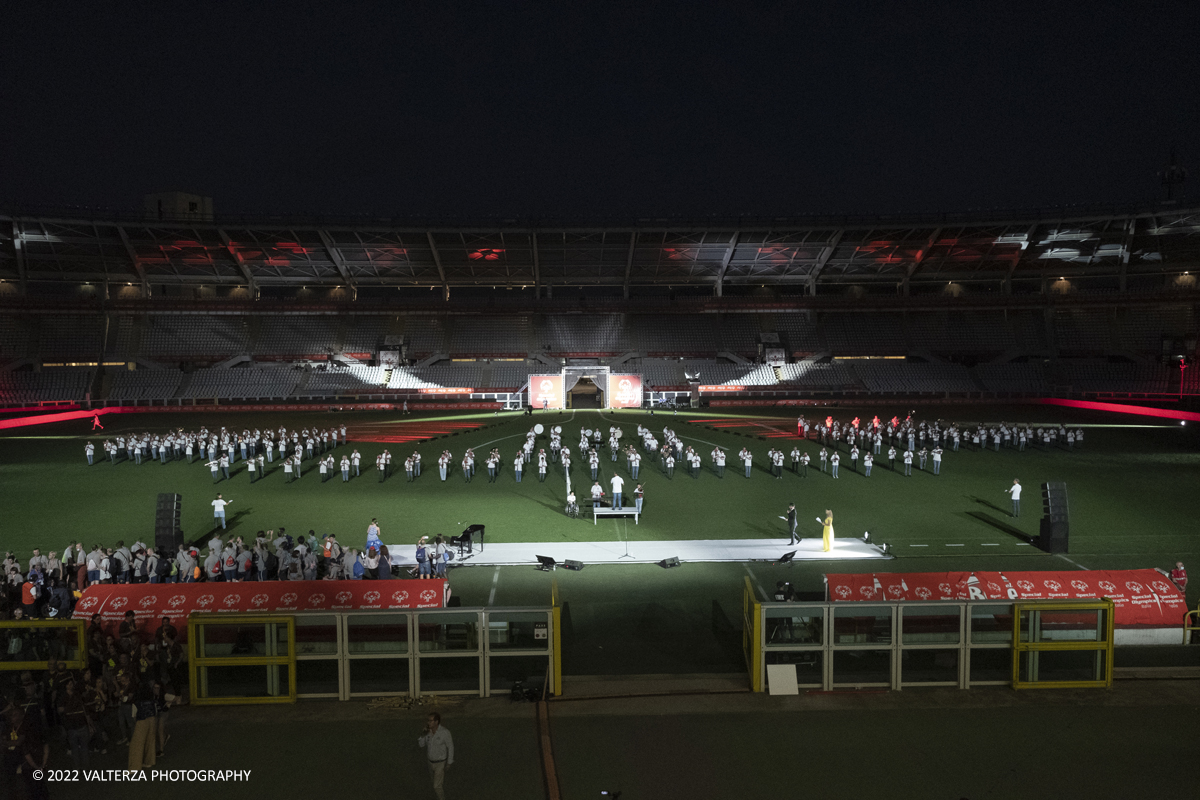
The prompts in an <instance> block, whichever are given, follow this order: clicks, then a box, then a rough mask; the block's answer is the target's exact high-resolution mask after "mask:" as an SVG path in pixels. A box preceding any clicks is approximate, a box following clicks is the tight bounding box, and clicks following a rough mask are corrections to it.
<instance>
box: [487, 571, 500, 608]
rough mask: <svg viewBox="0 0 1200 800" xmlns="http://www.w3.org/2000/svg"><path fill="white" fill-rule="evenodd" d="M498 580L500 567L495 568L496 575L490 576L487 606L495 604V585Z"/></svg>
mask: <svg viewBox="0 0 1200 800" xmlns="http://www.w3.org/2000/svg"><path fill="white" fill-rule="evenodd" d="M499 580H500V567H496V574H495V575H493V576H492V591H491V594H489V595H488V605H489V606H490V605H492V604H493V603H495V602H496V583H497V582H499Z"/></svg>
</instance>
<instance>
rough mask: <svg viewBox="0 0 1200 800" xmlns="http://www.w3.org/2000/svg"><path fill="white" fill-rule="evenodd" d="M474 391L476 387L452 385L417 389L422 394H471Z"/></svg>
mask: <svg viewBox="0 0 1200 800" xmlns="http://www.w3.org/2000/svg"><path fill="white" fill-rule="evenodd" d="M474 391H475V390H474V389H464V388H462V387H451V386H435V387H428V388H425V389H418V390H417V392H419V393H420V394H471V393H472V392H474Z"/></svg>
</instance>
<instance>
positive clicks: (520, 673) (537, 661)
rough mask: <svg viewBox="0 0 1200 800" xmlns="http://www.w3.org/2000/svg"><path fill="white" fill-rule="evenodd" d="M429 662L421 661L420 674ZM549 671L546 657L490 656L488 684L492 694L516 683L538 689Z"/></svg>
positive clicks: (505, 689)
mask: <svg viewBox="0 0 1200 800" xmlns="http://www.w3.org/2000/svg"><path fill="white" fill-rule="evenodd" d="M429 663H430V662H429V661H422V662H421V664H422V666H421V670H422V673H424V671H425V670H426V669H427V667H428V665H429ZM549 671H550V659H549V658H547V657H546V656H492V657H491V658H489V659H488V683H489V685H490V687H491V690H492V692H508V691H511V690H512V688H513V686H514V685H515V684H518V683H522V684H524V685H525V686H526V687H530V688H540V687H541V686H543V685H544V684H545V682H546V674H547V673H548V672H549Z"/></svg>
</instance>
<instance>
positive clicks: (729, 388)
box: [700, 384, 746, 392]
mask: <svg viewBox="0 0 1200 800" xmlns="http://www.w3.org/2000/svg"><path fill="white" fill-rule="evenodd" d="M700 391H702V392H744V391H746V387H745V386H738V385H734V384H722V385H720V386H701V387H700Z"/></svg>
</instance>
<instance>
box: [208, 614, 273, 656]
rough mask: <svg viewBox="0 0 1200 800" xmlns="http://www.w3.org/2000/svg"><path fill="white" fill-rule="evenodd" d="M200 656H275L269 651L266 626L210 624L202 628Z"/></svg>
mask: <svg viewBox="0 0 1200 800" xmlns="http://www.w3.org/2000/svg"><path fill="white" fill-rule="evenodd" d="M200 637H201V643H200V644H201V647H200V653H199V655H201V656H203V657H204V658H254V657H256V656H258V657H261V656H266V655H273V654H272V653H268V651H267V626H266V625H265V624H262V623H259V624H247V625H237V624H234V623H229V622H225V623H216V622H210V623H206V624H205V625H203V626H201V628H200Z"/></svg>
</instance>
